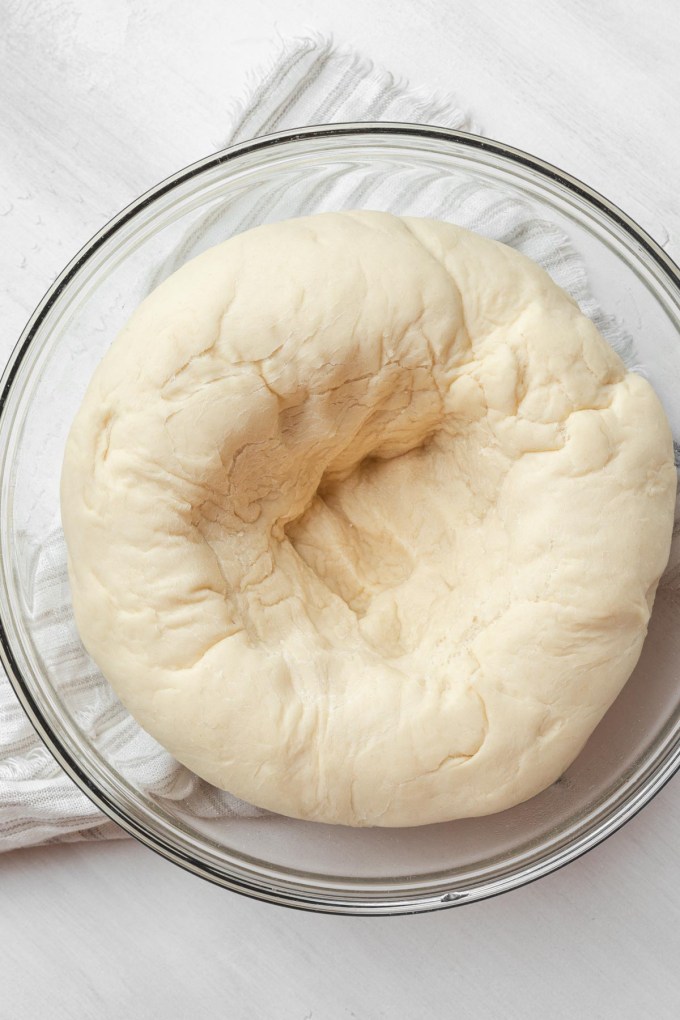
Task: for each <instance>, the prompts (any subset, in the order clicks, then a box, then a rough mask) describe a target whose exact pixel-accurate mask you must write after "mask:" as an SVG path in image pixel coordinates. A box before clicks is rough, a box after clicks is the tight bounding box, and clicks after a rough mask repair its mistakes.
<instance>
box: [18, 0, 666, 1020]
mask: <svg viewBox="0 0 680 1020" xmlns="http://www.w3.org/2000/svg"><path fill="white" fill-rule="evenodd" d="M310 28H315V29H318V30H322V31H327V30H331V31H333V32H334V33H335V35H336V37H337V39H338V41H339V42H350V43H354V44H355V45H359V46H361V47H362V48H363V49H364V51H365V52H367V53H368V54H370V55H372V56H374V57H375V58H376V59H377V60H380V61H381V62H382V63H384V64H385V65H387V66H389V67H390V68H392V69H393V70H394V71H395V72H396V73H399V74H404V75H407V76H409V77H410V78H411V79H412V81H413V82H414V83H420V84H425V85H431V86H432V87H434V88H440V89H442V90H447V91H448V90H454V91H455V92H457V94H458V96H459V98H460V100H461V101H462V103H463V104H464V105H467V106H468V107H470V108H471V109H472V110H473V112H474V113H475V115H476V117H477V119H478V121H479V122H480V123H481V125H482V126H483V128H484V129H485V131H486V133H487V134H489V135H491V136H494V137H497V138H501V139H503V140H506V141H509V142H511V143H513V144H515V145H517V146H519V147H522V148H526V149H528V150H530V151H532V152H535V153H536V154H538V155H540V156H543V157H544V158H546V159H548V160H550V161H552V162H554V163H557V164H558V165H560V166H562V167H564V168H565V169H567V170H569V171H571V172H572V173H574V174H576V175H577V176H579V177H581V178H583V179H584V180H586V181H587V182H588V183H590V184H592V185H593V186H594V187H596V188H598V189H600V190H601V191H603V192H605V193H606V194H607V195H608V196H609V197H610V198H612V199H613V200H614V201H615V202H617V203H618V204H620V205H621V206H623V208H625V209H626V210H627V211H628V212H629V213H631V214H632V215H633V216H634V217H636V218H637V219H638V220H639V221H640V223H642V225H643V226H645V227H646V228H647V229H648V230H650V232H651V233H652V234H653V235H654V236H655V237H656V238H657V240H659V241H660V242H661V243H662V244H664V245H665V246H666V247H667V250H668V251H669V252H670V253H671V254H673V255H675V256H676V257H678V256H680V200H679V198H678V181H679V180H680V132H679V131H678V105H677V101H678V96H680V62H678V60H677V59H676V49H677V42H678V39H679V38H680V8H679V7H678V6H677V5H676V4H675V3H674V2H673V0H647V3H646V4H645V5H642V4H633V3H630V2H628V0H604V2H599V0H598V2H597V3H595V2H594V0H521V2H518V3H515V4H511V3H507V2H506V0H481V2H479V0H478V2H476V3H473V2H472V0H469V2H445V0H373V2H369V3H367V2H366V0H343V2H342V3H338V2H337V0H276V2H275V0H248V3H243V2H241V3H235V2H233V0H194V2H193V3H189V2H187V0H1V2H0V59H1V64H0V67H1V68H2V70H1V71H0V280H2V287H1V288H0V360H3V359H4V357H6V355H7V354H8V353H9V351H10V350H11V348H12V346H13V344H14V342H15V340H16V338H17V335H18V333H19V331H20V329H21V327H22V325H23V323H24V321H25V319H26V317H27V315H28V313H29V311H30V310H31V308H32V307H33V306H34V305H35V303H36V302H37V301H38V299H39V298H40V296H41V294H42V292H43V291H44V289H45V288H46V286H47V285H48V284H49V283H50V281H51V280H52V279H53V277H54V276H55V275H56V273H57V272H58V271H59V269H60V268H61V267H62V265H63V264H64V262H66V261H67V259H68V258H69V257H70V256H71V255H72V254H73V253H74V252H75V251H76V249H77V248H78V247H79V246H80V245H81V244H82V243H84V242H85V241H86V240H87V238H88V237H89V235H90V234H91V233H92V232H93V231H94V230H95V229H96V228H98V227H99V226H100V225H101V224H102V223H103V222H104V221H105V220H106V219H107V218H108V217H109V216H110V215H112V214H113V213H114V212H116V211H117V210H118V209H119V208H120V207H121V206H122V205H123V204H125V203H126V202H127V201H129V200H130V199H132V198H134V197H135V196H136V195H137V194H138V193H139V192H141V191H142V190H144V189H145V188H146V187H148V186H149V185H151V184H153V183H155V182H156V181H157V180H158V179H160V178H161V177H163V176H165V175H167V174H169V173H170V172H172V171H173V170H175V169H177V168H178V167H180V166H182V165H184V164H186V163H188V162H190V161H192V160H194V159H196V158H198V157H200V156H202V155H205V154H206V153H208V152H210V151H211V150H213V149H215V148H217V147H219V145H220V143H221V141H222V138H223V135H224V115H223V111H224V108H225V105H226V101H227V99H228V97H230V96H233V95H235V94H238V93H239V92H240V90H241V89H242V87H243V81H244V75H245V73H246V72H247V71H248V69H249V68H251V67H252V66H253V65H255V64H257V63H258V61H261V60H263V59H265V58H266V56H267V54H268V53H269V52H270V49H271V45H272V40H273V38H274V37H275V34H276V33H277V32H279V33H282V34H290V33H300V32H303V31H304V30H305V29H310ZM678 846H680V783H679V782H678V781H677V780H676V781H675V782H674V783H671V785H670V786H669V787H667V788H666V789H665V790H664V791H663V792H662V793H661V794H660V796H659V797H658V798H657V799H656V800H655V801H654V802H653V803H652V804H651V805H650V806H649V807H647V808H646V809H645V810H644V811H643V812H642V814H641V815H639V816H638V817H637V818H636V819H635V820H634V821H633V822H631V823H630V824H629V825H628V826H627V827H626V828H625V829H624V830H623V831H622V832H620V833H619V834H617V835H616V836H615V837H614V838H612V839H611V840H609V842H608V843H606V844H605V845H604V846H602V847H600V848H598V849H597V850H595V851H594V852H592V853H591V854H590V855H588V856H587V857H586V858H584V859H582V860H581V861H578V862H576V863H575V864H573V865H571V866H570V867H568V868H567V869H565V870H563V871H561V872H559V873H558V874H555V875H553V876H551V877H549V878H547V879H544V880H543V881H541V882H539V883H538V884H536V885H533V886H531V887H528V888H526V889H523V890H520V891H518V892H515V893H513V894H511V895H508V896H505V897H502V898H500V899H496V900H493V901H489V902H487V903H482V904H477V905H472V906H467V907H464V908H462V909H454V910H449V911H445V912H442V913H439V914H436V915H426V916H421V917H402V918H391V919H390V918H388V919H370V918H367V919H362V918H334V917H321V916H315V915H310V914H302V913H297V912H294V911H289V910H283V909H281V908H275V907H271V906H268V905H266V904H261V903H255V902H253V901H250V900H246V899H243V898H241V897H237V896H234V895H232V894H229V893H226V892H223V891H221V890H218V889H215V888H213V887H211V886H209V885H207V884H206V883H203V882H201V881H200V880H198V879H196V878H194V877H192V876H189V875H187V874H184V873H183V872H181V871H180V870H179V869H177V868H176V867H174V866H172V865H170V864H167V863H166V862H164V861H162V860H160V859H159V858H157V857H155V856H154V855H153V854H151V853H150V852H149V851H148V850H145V849H143V848H142V847H141V846H138V845H137V844H134V843H132V842H131V841H127V840H126V841H121V842H115V843H109V844H100V845H96V846H95V845H72V846H61V847H50V848H44V849H38V850H30V851H20V852H16V853H13V854H8V855H5V856H4V857H2V858H0V882H1V885H0V944H1V946H2V952H1V953H0V1017H2V1018H3V1020H4V1018H7V1020H33V1018H36V1017H45V1018H47V1020H62V1018H63V1020H65V1018H69V1020H71V1018H90V1017H92V1018H94V1017H96V1018H98V1020H108V1018H119V1017H126V1018H132V1020H137V1018H139V1020H142V1018H155V1017H162V1018H164V1020H175V1018H178V1020H179V1018H182V1020H183V1018H185V1017H190V1016H191V1017H193V1016H206V1015H215V1016H219V1017H222V1016H228V1017H230V1018H251V1017H252V1018H263V1017H275V1018H276V1020H305V1018H309V1020H311V1018H312V1017H318V1018H324V1020H335V1018H338V1020H340V1018H348V1017H357V1018H371V1020H372V1018H380V1017H389V1018H399V1020H404V1018H405V1020H410V1018H414V1020H420V1018H422V1017H432V1018H440V1017H442V1018H443V1017H447V1018H448V1017H461V1018H464V1020H468V1018H478V1017H479V1018H487V1017H488V1018H494V1020H495V1018H503V1020H505V1018H509V1020H512V1018H521V1020H525V1018H534V1017H536V1018H538V1017H540V1018H543V1017H549V1018H551V1020H552V1018H582V1017H587V1018H589V1020H590V1018H605V1020H609V1018H611V1020H627V1018H630V1020H634V1018H635V1020H637V1018H643V1017H644V1018H646V1017H654V1018H655V1020H665V1018H668V1020H671V1018H673V1020H675V1018H677V1017H678V1016H680V973H679V967H678V963H679V960H680V873H679V866H678V864H677V858H678V851H677V848H678Z"/></svg>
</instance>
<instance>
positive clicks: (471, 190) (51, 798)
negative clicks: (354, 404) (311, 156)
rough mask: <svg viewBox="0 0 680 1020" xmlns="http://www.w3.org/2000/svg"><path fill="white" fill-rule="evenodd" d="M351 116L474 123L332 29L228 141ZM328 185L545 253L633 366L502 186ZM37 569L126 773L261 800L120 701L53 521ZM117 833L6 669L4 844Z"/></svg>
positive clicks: (237, 123) (75, 680)
mask: <svg viewBox="0 0 680 1020" xmlns="http://www.w3.org/2000/svg"><path fill="white" fill-rule="evenodd" d="M357 120H362V121H367V120H390V121H409V122H419V123H429V124H438V125H441V126H445V127H451V128H462V129H465V128H468V129H469V128H471V127H472V124H471V122H470V120H469V118H468V116H467V115H466V114H465V113H464V112H463V111H462V109H461V108H460V107H459V106H458V103H457V102H456V101H455V99H453V98H452V97H451V96H448V95H435V96H433V95H432V94H431V93H426V92H422V91H418V90H415V91H414V90H412V89H411V88H409V87H408V86H407V85H406V83H405V82H403V81H400V80H397V79H395V78H394V76H393V75H391V74H389V73H388V72H387V71H384V70H381V69H379V68H377V67H375V66H374V65H373V64H371V63H370V61H368V60H366V59H364V58H363V57H360V56H358V55H357V54H355V53H353V52H350V51H348V50H340V49H337V48H335V47H334V46H333V45H332V44H331V42H330V41H327V40H323V39H318V38H304V39H296V40H291V41H289V42H286V43H284V44H283V45H282V46H281V49H280V52H279V53H278V56H277V57H276V59H274V60H273V62H272V64H271V66H270V67H268V68H267V69H266V70H265V71H263V72H261V73H260V74H257V75H255V76H253V78H252V80H251V82H250V83H249V87H248V94H247V97H246V98H245V99H244V100H243V101H241V102H239V103H234V105H233V106H232V108H231V111H230V113H229V117H228V123H231V130H230V131H229V134H228V137H227V138H226V139H225V142H226V143H227V144H228V143H232V142H237V141H242V140H245V139H248V138H251V137H254V136H257V135H262V134H265V133H268V132H271V131H275V130H278V129H281V128H286V127H299V126H301V125H308V124H319V123H329V122H344V121H357ZM416 193H417V200H416V199H414V194H416ZM322 199H323V200H322V201H321V203H320V205H319V203H318V202H317V205H319V207H324V203H325V207H326V208H333V205H334V204H335V205H336V207H340V206H341V205H342V207H344V208H347V207H348V206H352V205H354V206H355V207H359V206H363V207H364V208H386V209H392V210H393V211H395V212H399V211H401V208H402V206H403V207H404V208H406V205H408V209H409V211H410V212H412V213H417V212H421V214H422V215H430V216H438V217H440V218H442V219H451V220H454V221H455V222H457V223H459V224H461V225H463V226H467V227H470V228H473V229H476V230H478V231H479V232H480V233H483V234H486V235H488V236H490V237H494V238H497V239H498V240H502V241H505V242H506V243H508V244H511V245H513V246H514V247H516V248H518V249H520V250H522V251H523V252H525V253H526V254H527V255H529V256H530V257H532V258H534V259H535V260H536V261H538V262H540V263H541V264H542V265H543V266H545V268H546V269H547V270H548V271H549V272H550V273H551V274H552V275H553V277H554V278H555V279H556V280H557V282H558V283H560V284H561V285H562V286H563V287H565V289H567V290H568V291H570V293H571V294H572V295H573V296H574V297H575V298H576V299H577V300H578V301H579V303H580V304H581V306H582V308H583V309H584V311H585V312H586V313H587V314H589V315H590V316H591V317H592V318H593V319H594V321H595V322H596V323H597V325H598V326H599V328H600V329H601V330H602V332H603V333H604V334H605V335H606V336H607V339H608V340H609V342H610V343H611V344H612V346H614V347H615V348H616V349H617V350H618V351H619V352H620V353H621V354H622V356H623V357H624V359H625V360H626V361H627V363H628V364H629V365H631V367H632V366H635V358H634V354H633V351H632V349H631V346H630V344H629V343H628V341H627V340H626V337H625V336H624V335H623V334H622V333H621V331H620V330H618V328H617V327H616V324H615V323H614V321H613V320H611V319H609V318H607V317H606V316H605V315H603V313H602V312H601V311H600V309H598V308H597V306H596V305H595V304H594V302H593V301H592V299H591V297H590V295H589V292H588V285H587V280H586V275H585V271H584V267H583V264H582V262H581V260H580V258H579V257H578V255H577V254H576V253H575V252H574V251H573V250H572V249H571V248H570V246H569V244H568V242H567V240H566V238H565V237H564V236H563V234H562V233H561V232H560V231H559V230H558V229H557V228H556V227H555V226H554V225H552V224H550V223H547V222H544V221H540V220H537V219H536V218H535V216H534V215H532V212H531V210H530V209H528V208H527V207H524V206H522V205H519V204H517V203H516V202H515V201H513V200H512V199H508V197H506V196H503V194H502V193H499V192H498V191H497V190H491V189H488V188H484V187H479V186H475V187H471V186H470V185H469V184H465V185H460V184H459V185H451V183H450V182H449V183H447V182H446V181H442V180H441V179H439V180H423V179H419V180H415V179H406V180H404V181H400V182H395V181H392V180H388V181H386V180H384V179H383V178H382V177H379V176H378V177H376V178H375V179H368V178H367V179H365V180H361V181H359V182H357V181H356V180H350V181H343V180H340V179H338V180H336V181H335V182H331V183H329V184H328V186H327V189H326V192H325V194H324V196H322ZM306 202H307V197H306V196H304V195H303V196H300V195H299V194H298V195H297V196H293V198H291V196H290V195H288V194H287V193H285V194H282V195H281V196H280V197H279V198H277V197H276V196H274V199H273V200H270V201H269V204H268V206H267V208H266V209H263V208H262V206H261V205H260V206H257V207H256V208H255V209H253V207H252V204H251V205H250V206H249V205H248V204H247V203H246V202H244V203H242V206H241V208H240V209H239V208H238V207H237V206H234V204H233V203H230V206H229V209H228V210H226V211H225V212H224V213H219V214H217V215H215V214H212V215H211V216H209V217H204V218H203V219H202V220H200V221H199V222H198V223H197V224H196V225H195V226H194V228H193V229H192V230H191V232H190V233H188V234H187V236H186V237H185V238H184V240H183V242H182V243H181V244H180V245H179V246H178V247H177V249H176V250H175V251H174V253H173V256H172V258H171V259H169V260H167V261H166V262H164V263H163V264H162V265H160V266H157V267H151V272H150V279H149V280H148V281H147V282H146V289H147V290H148V289H150V287H151V286H152V285H154V284H155V283H156V282H157V281H158V280H160V279H162V278H164V277H165V276H167V275H168V273H170V272H171V271H172V270H173V269H174V268H176V267H177V266H178V265H180V264H181V263H183V262H184V261H185V260H186V259H187V258H189V257H191V256H192V255H193V254H195V253H197V252H198V251H199V250H202V249H204V248H205V247H207V246H208V245H209V244H211V243H215V242H217V241H219V240H222V239H224V238H225V237H228V236H230V235H231V234H233V233H234V232H236V231H237V230H242V229H244V228H245V227H247V226H249V225H250V223H251V222H254V221H256V220H257V219H258V218H261V217H262V216H263V213H266V218H267V219H278V218H282V217H283V216H290V215H295V214H296V212H300V211H302V210H303V209H304V208H305V207H306ZM414 203H415V207H414ZM142 296H143V293H142V292H140V295H139V297H140V299H141V297H142ZM635 367H637V366H635ZM32 576H33V584H32V588H33V590H32V611H33V613H34V619H35V628H36V631H37V633H38V643H39V645H40V653H41V655H42V658H43V661H44V663H45V666H46V668H47V669H49V671H50V676H53V677H55V678H56V679H55V683H57V684H58V686H59V688H60V689H61V690H62V691H64V692H67V693H68V700H69V705H70V706H71V707H72V708H73V711H74V712H75V714H76V716H77V719H78V722H79V725H80V726H81V728H82V729H83V730H84V732H86V733H87V734H90V735H91V736H92V737H93V739H96V740H97V741H98V743H99V746H100V747H101V748H102V749H103V750H104V752H105V754H106V756H107V757H108V758H109V759H110V760H111V761H112V762H114V763H115V764H116V766H117V767H118V768H119V769H120V771H121V772H122V773H123V774H124V775H125V776H126V778H127V779H128V781H130V782H131V783H133V784H134V785H136V786H137V787H138V788H139V789H140V790H142V791H143V792H144V793H145V794H146V795H148V796H151V797H153V798H154V799H155V800H156V801H158V802H161V803H162V802H164V801H165V802H166V803H169V802H177V801H181V802H182V808H183V810H186V811H188V812H189V813H190V814H193V815H195V816H198V817H203V818H209V817H215V816H217V815H225V814H226V815H231V816H233V815H250V816H252V815H253V814H257V813H258V812H257V811H256V809H254V808H252V807H251V806H249V805H245V804H242V803H241V802H239V801H237V800H235V798H233V797H230V796H229V795H228V794H224V793H221V792H220V791H217V790H215V789H213V788H212V787H210V786H208V784H206V783H204V782H202V781H200V780H198V779H197V778H196V777H195V776H193V775H192V774H191V773H190V772H189V771H188V770H187V769H185V768H183V767H182V766H180V765H178V764H177V763H176V762H175V761H174V760H173V759H172V758H171V757H170V756H169V755H168V754H167V753H166V752H165V751H164V750H163V749H162V748H160V747H159V746H158V745H157V744H156V743H155V742H154V741H153V740H151V738H150V737H148V735H147V734H145V733H144V732H143V731H142V730H141V729H140V727H139V726H137V724H136V723H135V722H134V720H132V719H131V718H130V716H129V715H128V714H127V712H126V711H125V710H124V709H123V707H122V706H121V705H120V703H119V702H118V700H117V699H116V697H115V695H114V694H113V692H112V691H111V689H110V688H109V687H108V685H107V684H106V682H105V681H104V680H103V678H102V677H101V674H100V673H99V672H98V670H97V669H96V667H95V666H94V664H93V663H92V662H91V661H90V660H89V658H88V657H87V655H86V654H85V652H84V650H83V648H82V646H81V644H80V641H79V639H78V635H77V631H76V628H75V625H74V621H73V616H72V613H71V610H70V598H69V591H68V582H67V577H66V559H65V548H64V543H63V538H62V535H61V532H60V530H59V529H58V528H55V530H54V532H53V533H52V534H51V535H50V536H49V537H48V539H47V540H46V541H45V542H44V543H43V545H42V546H41V547H40V548H39V549H36V553H35V564H34V571H33V575H32ZM122 834H123V833H122V832H121V830H119V829H118V828H117V827H116V826H115V825H114V824H113V823H111V822H108V821H107V820H106V819H105V818H104V816H103V815H102V814H101V813H100V812H99V811H98V810H97V808H95V807H94V805H93V804H92V803H91V802H90V801H89V800H88V799H87V797H86V796H85V795H84V794H83V793H81V791H80V790H79V789H78V788H77V787H76V786H75V785H74V784H73V783H72V782H71V780H70V779H69V778H68V777H67V776H66V775H65V774H64V773H63V772H62V771H61V770H60V768H59V767H58V766H57V764H56V763H55V762H54V760H53V759H52V757H51V756H50V754H49V753H48V751H47V750H46V749H45V748H44V747H43V745H42V744H41V743H40V741H39V740H38V738H37V737H36V735H35V734H34V732H33V730H32V728H31V726H30V724H29V723H28V721H27V720H26V718H25V716H24V714H23V712H22V710H21V708H20V706H19V704H18V702H17V701H16V699H15V697H14V695H13V692H12V690H11V688H10V685H9V682H8V681H7V680H6V678H5V677H4V676H0V850H10V849H14V848H17V847H22V846H29V845H32V844H38V843H44V842H57V841H63V840H66V839H74V838H80V839H99V838H106V837H113V836H115V835H122Z"/></svg>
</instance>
